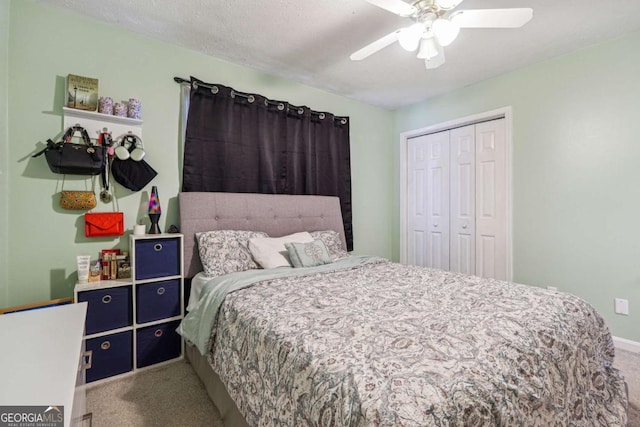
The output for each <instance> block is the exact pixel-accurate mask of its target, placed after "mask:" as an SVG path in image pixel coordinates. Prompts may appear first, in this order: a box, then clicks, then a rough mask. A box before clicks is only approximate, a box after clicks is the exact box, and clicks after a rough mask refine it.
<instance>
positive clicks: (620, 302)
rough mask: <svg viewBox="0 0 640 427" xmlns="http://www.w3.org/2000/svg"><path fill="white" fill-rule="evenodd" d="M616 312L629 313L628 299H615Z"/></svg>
mask: <svg viewBox="0 0 640 427" xmlns="http://www.w3.org/2000/svg"><path fill="white" fill-rule="evenodd" d="M615 309H616V314H625V315H628V314H629V300H626V299H622V298H616V299H615Z"/></svg>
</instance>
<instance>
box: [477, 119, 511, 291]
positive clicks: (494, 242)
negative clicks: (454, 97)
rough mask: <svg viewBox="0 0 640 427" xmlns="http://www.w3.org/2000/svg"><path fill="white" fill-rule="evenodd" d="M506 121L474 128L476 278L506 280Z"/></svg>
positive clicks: (479, 125) (496, 121) (482, 124)
mask: <svg viewBox="0 0 640 427" xmlns="http://www.w3.org/2000/svg"><path fill="white" fill-rule="evenodd" d="M507 196H508V195H507V147H506V130H505V120H504V119H500V120H493V121H489V122H484V123H479V124H477V125H476V273H475V274H476V275H478V276H482V277H492V278H495V279H501V280H507V212H508V202H507V200H508V197H507Z"/></svg>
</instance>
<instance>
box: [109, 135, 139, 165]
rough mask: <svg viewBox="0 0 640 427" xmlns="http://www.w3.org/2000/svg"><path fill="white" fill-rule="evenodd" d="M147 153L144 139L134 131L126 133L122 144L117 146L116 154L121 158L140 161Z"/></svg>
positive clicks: (121, 141)
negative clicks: (143, 142)
mask: <svg viewBox="0 0 640 427" xmlns="http://www.w3.org/2000/svg"><path fill="white" fill-rule="evenodd" d="M145 154H146V153H145V151H144V145H143V144H142V139H140V137H139V136H138V135H135V134H133V133H128V134H126V135H124V136H123V137H122V139H121V140H120V145H118V146H117V147H116V148H115V155H116V157H117V158H118V159H120V160H127V159H131V160H133V161H135V162H139V161H140V160H142V159H143V158H144V155H145Z"/></svg>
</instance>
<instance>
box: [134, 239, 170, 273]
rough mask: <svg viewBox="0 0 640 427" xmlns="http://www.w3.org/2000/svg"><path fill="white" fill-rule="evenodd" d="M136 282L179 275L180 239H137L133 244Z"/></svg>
mask: <svg viewBox="0 0 640 427" xmlns="http://www.w3.org/2000/svg"><path fill="white" fill-rule="evenodd" d="M135 246H136V247H135V259H134V262H135V275H136V280H145V279H153V278H156V277H165V276H177V275H179V274H180V257H181V255H182V254H181V253H180V239H179V238H177V237H176V238H166V239H139V240H136V242H135Z"/></svg>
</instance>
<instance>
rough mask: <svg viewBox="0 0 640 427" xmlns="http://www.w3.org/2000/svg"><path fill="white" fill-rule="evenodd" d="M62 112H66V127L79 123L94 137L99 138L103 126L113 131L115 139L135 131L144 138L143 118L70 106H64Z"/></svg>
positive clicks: (112, 134)
mask: <svg viewBox="0 0 640 427" xmlns="http://www.w3.org/2000/svg"><path fill="white" fill-rule="evenodd" d="M62 112H63V114H64V120H63V121H64V129H68V128H70V127H72V126H74V125H76V124H79V125H80V126H82V127H83V128H85V129H86V130H87V132H89V136H90V137H91V138H93V139H95V138H98V136H99V135H100V132H102V129H103V128H107V130H108V131H109V132H111V136H112V137H113V139H116V138H118V137H120V136H121V135H124V134H126V133H128V132H133V133H134V134H136V135H138V136H139V137H141V138H142V123H143V122H142V120H138V119H130V118H128V117H119V116H112V115H109V114H102V113H96V112H95V111H84V110H78V109H75V108H68V107H62Z"/></svg>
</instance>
